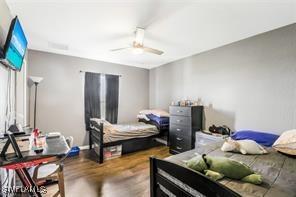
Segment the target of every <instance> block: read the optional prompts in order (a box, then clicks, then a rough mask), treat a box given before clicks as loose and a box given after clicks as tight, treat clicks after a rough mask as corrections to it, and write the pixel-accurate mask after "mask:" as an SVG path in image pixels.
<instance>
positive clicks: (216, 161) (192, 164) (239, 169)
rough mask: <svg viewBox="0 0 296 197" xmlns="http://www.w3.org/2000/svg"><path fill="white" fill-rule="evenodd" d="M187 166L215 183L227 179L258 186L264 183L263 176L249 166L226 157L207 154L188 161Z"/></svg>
mask: <svg viewBox="0 0 296 197" xmlns="http://www.w3.org/2000/svg"><path fill="white" fill-rule="evenodd" d="M186 166H187V167H189V168H191V169H193V170H195V171H198V172H201V173H203V174H205V175H206V176H208V177H209V178H211V179H213V180H215V181H216V180H219V179H222V178H223V177H227V178H230V179H235V180H241V181H244V182H248V183H253V184H256V185H259V184H261V183H262V177H261V175H259V174H256V173H255V172H254V171H252V170H251V169H250V167H249V166H247V165H246V164H244V163H240V162H237V161H235V160H232V159H229V158H226V157H211V156H207V155H205V154H204V155H202V156H195V157H193V158H192V159H190V160H188V161H186Z"/></svg>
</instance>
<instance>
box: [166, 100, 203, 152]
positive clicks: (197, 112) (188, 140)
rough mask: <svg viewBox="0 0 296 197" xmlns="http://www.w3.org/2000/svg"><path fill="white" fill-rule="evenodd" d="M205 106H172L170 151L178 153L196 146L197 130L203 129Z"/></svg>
mask: <svg viewBox="0 0 296 197" xmlns="http://www.w3.org/2000/svg"><path fill="white" fill-rule="evenodd" d="M202 123H203V106H192V107H181V106H170V131H169V145H170V153H171V154H177V153H181V152H184V151H188V150H191V149H193V148H194V145H195V132H196V131H200V130H202Z"/></svg>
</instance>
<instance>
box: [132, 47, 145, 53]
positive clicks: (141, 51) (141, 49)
mask: <svg viewBox="0 0 296 197" xmlns="http://www.w3.org/2000/svg"><path fill="white" fill-rule="evenodd" d="M132 52H133V54H135V55H139V54H142V53H143V52H144V50H143V48H133V49H132Z"/></svg>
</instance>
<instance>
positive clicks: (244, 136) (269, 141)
mask: <svg viewBox="0 0 296 197" xmlns="http://www.w3.org/2000/svg"><path fill="white" fill-rule="evenodd" d="M278 137H279V136H278V135H275V134H271V133H265V132H260V131H252V130H241V131H236V132H235V133H234V134H232V135H231V138H232V139H234V140H254V141H255V142H257V143H258V144H261V145H263V146H267V147H270V146H272V145H273V143H274V142H275V141H276V140H277V139H278Z"/></svg>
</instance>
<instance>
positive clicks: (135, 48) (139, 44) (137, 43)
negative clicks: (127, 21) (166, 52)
mask: <svg viewBox="0 0 296 197" xmlns="http://www.w3.org/2000/svg"><path fill="white" fill-rule="evenodd" d="M144 34H145V29H143V28H139V27H137V28H136V31H135V39H134V41H133V44H132V46H130V47H124V48H118V49H112V50H111V51H113V52H114V51H120V50H126V49H131V50H132V52H133V53H135V54H141V53H143V52H147V53H153V54H156V55H161V54H163V51H160V50H157V49H153V48H149V47H146V46H144V45H143V41H144Z"/></svg>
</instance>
